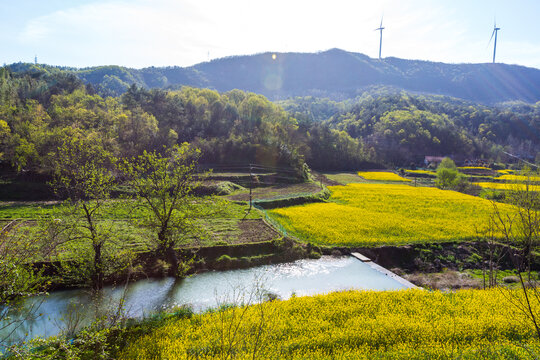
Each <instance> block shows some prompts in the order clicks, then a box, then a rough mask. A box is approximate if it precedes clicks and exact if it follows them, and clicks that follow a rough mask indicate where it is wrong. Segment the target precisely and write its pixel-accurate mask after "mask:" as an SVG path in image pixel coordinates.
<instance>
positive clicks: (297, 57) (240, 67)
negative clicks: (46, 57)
mask: <svg viewBox="0 0 540 360" xmlns="http://www.w3.org/2000/svg"><path fill="white" fill-rule="evenodd" d="M273 54H274V53H264V54H257V55H249V56H233V57H227V58H222V59H217V60H213V61H210V62H205V63H200V64H197V65H194V66H191V67H187V68H181V67H162V68H156V67H150V68H144V69H130V68H124V67H120V66H101V67H92V68H86V69H70V70H72V71H74V72H75V73H76V75H77V76H78V77H79V78H80V79H82V80H83V81H85V82H87V83H90V84H92V85H94V86H95V87H96V88H97V89H98V90H99V91H100V92H102V93H103V94H109V95H118V94H120V93H122V92H124V91H125V90H126V89H127V87H129V86H130V85H131V84H137V85H138V86H142V87H145V88H155V87H157V88H178V87H180V86H183V85H188V86H195V87H207V88H212V89H215V90H218V91H228V90H231V89H241V90H244V91H251V92H255V93H259V94H263V95H265V96H267V97H268V98H269V99H272V100H278V99H285V98H288V97H292V96H309V95H311V96H317V97H329V98H331V99H336V100H342V99H346V98H352V97H355V96H358V95H360V94H362V93H363V92H365V91H369V90H370V88H372V87H374V86H381V85H383V86H388V87H395V88H398V89H403V90H407V91H414V92H419V93H429V94H439V95H448V96H453V97H457V98H462V99H466V100H470V101H475V102H480V103H486V104H494V103H500V102H506V101H515V100H519V101H525V102H529V103H535V102H538V101H540V70H539V69H535V68H527V67H524V66H518V65H507V64H491V63H486V64H445V63H437V62H431V61H420V60H405V59H398V58H393V57H390V58H386V59H383V60H379V59H372V58H370V57H368V56H366V55H363V54H359V53H352V52H347V51H343V50H339V49H332V50H328V51H324V52H318V53H275V55H276V57H275V59H274V58H273V56H272V55H273ZM24 65H25V64H13V65H10V67H11V68H12V70H13V71H17V69H19V70H23V69H24V67H25V66H24ZM63 69H64V70H66V68H63Z"/></svg>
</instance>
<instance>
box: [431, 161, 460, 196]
mask: <svg viewBox="0 0 540 360" xmlns="http://www.w3.org/2000/svg"><path fill="white" fill-rule="evenodd" d="M466 181H467V180H466V178H465V176H464V175H463V174H461V173H460V172H459V171H458V169H457V167H456V164H455V163H454V161H453V160H452V159H450V158H447V157H445V158H444V159H443V160H442V161H441V163H440V164H439V166H438V167H437V179H436V180H435V184H436V185H437V187H439V188H440V189H443V190H444V189H452V188H456V187H458V186H459V185H460V184H461V183H463V182H466Z"/></svg>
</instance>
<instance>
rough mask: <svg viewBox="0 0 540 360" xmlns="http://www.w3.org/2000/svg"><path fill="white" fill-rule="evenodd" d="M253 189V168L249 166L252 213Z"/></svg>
mask: <svg viewBox="0 0 540 360" xmlns="http://www.w3.org/2000/svg"><path fill="white" fill-rule="evenodd" d="M252 189H253V167H252V165H251V164H249V210H250V211H251V202H252V201H251V200H252V197H251V195H252Z"/></svg>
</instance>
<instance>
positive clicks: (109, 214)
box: [0, 200, 262, 260]
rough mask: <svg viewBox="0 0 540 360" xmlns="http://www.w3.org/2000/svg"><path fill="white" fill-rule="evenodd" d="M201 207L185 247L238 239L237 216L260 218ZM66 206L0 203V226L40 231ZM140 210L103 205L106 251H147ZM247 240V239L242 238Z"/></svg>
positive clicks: (149, 236) (65, 253)
mask: <svg viewBox="0 0 540 360" xmlns="http://www.w3.org/2000/svg"><path fill="white" fill-rule="evenodd" d="M201 206H204V207H205V209H204V210H205V212H207V213H210V214H211V215H210V216H207V217H204V218H199V219H196V220H195V223H196V224H197V227H198V228H199V229H201V231H199V232H197V234H194V235H189V236H187V237H186V238H185V240H184V241H183V244H184V245H185V246H212V245H216V244H223V243H237V242H240V237H241V235H242V229H241V228H240V226H239V222H240V221H241V219H261V217H262V215H261V213H260V212H259V211H257V210H255V209H253V210H252V211H250V212H249V213H248V212H247V210H248V207H249V206H248V205H246V204H240V203H234V202H227V205H226V206H225V207H220V208H217V207H216V208H213V207H212V206H207V205H201ZM65 211H66V206H65V205H64V204H63V203H60V202H50V201H49V202H0V225H2V224H4V225H5V224H7V223H9V222H11V221H13V220H18V221H24V222H25V229H24V231H28V232H29V234H32V233H37V232H38V231H40V228H39V227H38V225H37V224H38V220H40V219H45V220H46V219H64V216H65V215H64V214H65ZM146 215H147V214H146V213H145V211H144V210H142V209H137V208H136V207H134V202H133V201H130V200H110V201H108V202H107V203H106V204H105V205H104V208H103V212H102V216H101V217H100V218H98V226H99V227H100V228H102V229H105V230H107V231H109V232H110V234H111V236H110V239H109V240H111V241H109V245H108V246H109V251H113V252H114V251H121V250H126V249H129V250H131V251H134V252H142V251H148V250H150V249H152V248H153V247H154V244H155V241H153V239H154V238H155V236H156V235H155V234H154V233H153V232H152V231H150V230H149V229H148V228H145V227H143V226H141V225H140V220H141V219H143V218H145V217H146ZM242 240H243V241H249V239H242ZM81 246H88V244H86V242H85V241H79V242H78V241H73V242H71V243H70V244H69V246H68V245H66V246H60V247H58V248H57V251H55V253H54V254H53V259H69V258H71V256H72V255H71V254H72V251H74V250H76V249H78V248H80V247H81ZM35 255H36V258H35V259H34V260H43V259H42V258H41V257H40V254H37V253H36V254H35Z"/></svg>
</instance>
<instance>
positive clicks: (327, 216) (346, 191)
mask: <svg viewBox="0 0 540 360" xmlns="http://www.w3.org/2000/svg"><path fill="white" fill-rule="evenodd" d="M330 190H331V191H332V197H331V198H330V201H331V202H329V203H319V204H308V205H303V206H293V207H288V208H282V209H276V210H273V211H271V212H270V214H271V215H272V216H273V217H274V218H275V219H276V220H278V221H279V222H280V223H281V224H283V225H284V227H285V228H286V229H287V230H288V231H290V232H291V233H293V234H295V235H297V236H298V237H300V238H302V239H305V240H309V241H310V242H313V243H317V244H333V245H359V246H377V245H382V244H409V243H421V242H433V241H451V240H466V239H472V238H474V237H475V236H476V230H475V229H476V227H481V226H482V225H483V224H485V223H486V220H487V218H488V216H489V214H490V213H491V211H492V205H491V203H490V202H489V201H488V200H484V199H480V198H478V197H473V196H469V195H464V194H461V193H458V192H454V191H443V190H439V189H435V188H427V187H412V186H408V185H388V184H350V185H347V186H334V187H330ZM500 208H501V209H506V210H510V209H511V207H509V206H500Z"/></svg>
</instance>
